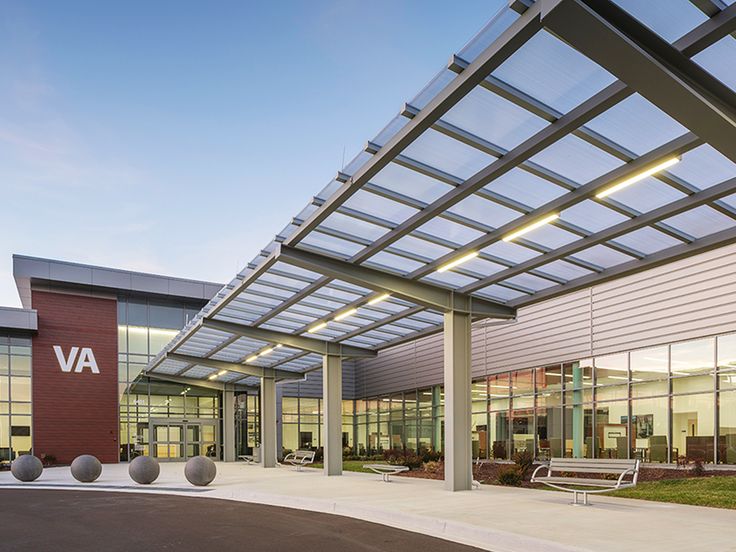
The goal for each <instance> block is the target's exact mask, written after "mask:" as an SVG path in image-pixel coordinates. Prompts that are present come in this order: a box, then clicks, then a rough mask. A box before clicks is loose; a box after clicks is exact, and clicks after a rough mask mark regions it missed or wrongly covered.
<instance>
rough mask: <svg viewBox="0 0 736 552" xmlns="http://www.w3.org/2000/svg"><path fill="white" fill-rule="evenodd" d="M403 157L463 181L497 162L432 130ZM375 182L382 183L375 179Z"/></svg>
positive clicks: (419, 139) (413, 144)
mask: <svg viewBox="0 0 736 552" xmlns="http://www.w3.org/2000/svg"><path fill="white" fill-rule="evenodd" d="M456 107H457V106H456ZM403 155H405V156H407V157H409V158H411V159H414V160H416V161H419V162H420V163H423V164H424V165H427V166H428V167H432V168H434V169H438V170H440V171H442V172H444V173H447V174H448V175H452V176H455V177H458V178H460V179H463V180H465V179H467V178H470V177H471V176H473V175H474V174H475V173H476V172H478V171H479V170H481V169H483V168H484V167H486V166H487V165H489V164H490V163H491V162H493V161H494V160H495V157H492V156H490V155H488V154H486V153H483V152H482V151H480V150H478V149H476V148H473V147H471V146H467V145H465V144H463V143H462V142H458V141H457V140H454V139H453V138H450V137H449V136H446V135H445V134H441V133H440V132H437V131H436V130H432V129H429V130H427V131H426V132H424V134H422V135H421V136H420V137H419V138H417V139H416V140H415V141H414V142H413V143H412V144H411V146H409V147H408V148H406V149H405V150H404V154H403ZM373 181H374V182H377V183H378V184H380V183H381V181H380V180H378V179H375V178H374V179H373ZM411 195H414V194H411ZM419 199H422V198H421V197H419ZM427 201H429V200H427Z"/></svg>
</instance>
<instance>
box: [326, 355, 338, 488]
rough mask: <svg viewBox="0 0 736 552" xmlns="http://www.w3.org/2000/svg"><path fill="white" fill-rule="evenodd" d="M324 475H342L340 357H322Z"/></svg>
mask: <svg viewBox="0 0 736 552" xmlns="http://www.w3.org/2000/svg"><path fill="white" fill-rule="evenodd" d="M322 408H323V410H324V425H323V431H322V444H323V446H324V455H325V467H324V473H325V475H342V358H341V357H339V356H331V355H325V356H323V357H322Z"/></svg>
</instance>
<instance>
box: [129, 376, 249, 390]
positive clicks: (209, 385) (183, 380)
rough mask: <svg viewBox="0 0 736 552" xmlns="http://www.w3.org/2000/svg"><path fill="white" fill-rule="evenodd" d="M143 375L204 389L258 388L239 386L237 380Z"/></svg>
mask: <svg viewBox="0 0 736 552" xmlns="http://www.w3.org/2000/svg"><path fill="white" fill-rule="evenodd" d="M141 376H142V377H145V378H150V379H154V380H160V381H168V382H171V383H179V384H181V385H193V386H195V387H202V388H204V389H213V390H215V391H225V390H230V391H233V390H236V389H240V390H243V391H245V390H255V389H256V388H255V387H253V386H252V385H242V384H238V386H237V388H236V387H235V382H227V383H225V382H219V383H214V382H211V381H207V380H199V379H197V378H188V377H185V376H175V375H171V374H159V373H157V372H143V373H142V374H141Z"/></svg>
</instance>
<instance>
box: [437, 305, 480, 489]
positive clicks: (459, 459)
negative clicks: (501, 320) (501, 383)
mask: <svg viewBox="0 0 736 552" xmlns="http://www.w3.org/2000/svg"><path fill="white" fill-rule="evenodd" d="M444 336H445V344H444V345H445V346H444V349H445V351H444V352H445V366H444V368H445V448H444V452H445V489H447V490H448V491H467V490H470V489H471V486H472V482H473V457H472V443H471V428H472V425H471V415H470V414H471V394H470V388H471V372H470V361H471V358H470V315H469V314H460V313H456V312H448V313H445V327H444Z"/></svg>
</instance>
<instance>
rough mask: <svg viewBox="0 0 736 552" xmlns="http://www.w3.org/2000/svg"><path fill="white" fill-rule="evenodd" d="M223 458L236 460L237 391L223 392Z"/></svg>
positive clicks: (226, 460) (230, 460) (229, 460)
mask: <svg viewBox="0 0 736 552" xmlns="http://www.w3.org/2000/svg"><path fill="white" fill-rule="evenodd" d="M222 459H223V460H224V461H225V462H235V392H234V391H227V390H226V391H223V392H222Z"/></svg>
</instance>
